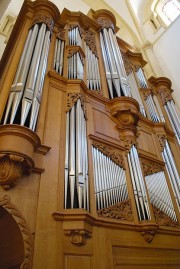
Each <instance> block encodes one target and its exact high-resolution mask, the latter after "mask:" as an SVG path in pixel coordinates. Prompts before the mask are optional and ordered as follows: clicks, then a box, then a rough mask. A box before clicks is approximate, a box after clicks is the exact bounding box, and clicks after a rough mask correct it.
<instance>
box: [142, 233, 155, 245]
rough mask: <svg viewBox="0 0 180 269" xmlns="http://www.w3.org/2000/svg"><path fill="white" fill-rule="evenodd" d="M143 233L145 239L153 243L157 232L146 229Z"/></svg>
mask: <svg viewBox="0 0 180 269" xmlns="http://www.w3.org/2000/svg"><path fill="white" fill-rule="evenodd" d="M141 235H142V236H143V237H144V240H145V241H146V242H148V243H151V241H152V240H153V238H154V235H155V232H154V231H144V232H141Z"/></svg>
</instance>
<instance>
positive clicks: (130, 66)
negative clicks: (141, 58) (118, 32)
mask: <svg viewBox="0 0 180 269" xmlns="http://www.w3.org/2000/svg"><path fill="white" fill-rule="evenodd" d="M121 55H122V59H123V63H124V67H125V70H126V75H127V76H128V75H129V74H130V73H131V72H132V71H133V64H132V63H131V61H130V59H129V58H128V57H127V55H126V54H125V53H124V52H123V51H122V50H121Z"/></svg>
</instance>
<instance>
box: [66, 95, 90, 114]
mask: <svg viewBox="0 0 180 269" xmlns="http://www.w3.org/2000/svg"><path fill="white" fill-rule="evenodd" d="M78 99H80V100H81V106H82V109H83V111H84V116H85V119H87V111H86V106H85V96H84V95H83V94H82V93H68V96H67V112H68V111H69V110H70V109H71V108H72V107H73V105H74V104H75V103H76V102H77V100H78Z"/></svg>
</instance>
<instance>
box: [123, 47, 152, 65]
mask: <svg viewBox="0 0 180 269" xmlns="http://www.w3.org/2000/svg"><path fill="white" fill-rule="evenodd" d="M126 55H127V57H128V58H129V59H130V60H131V61H132V62H135V63H136V65H137V64H139V65H140V66H142V67H144V66H145V65H146V64H147V62H146V61H145V60H144V59H143V56H142V54H141V53H139V52H133V51H131V50H128V51H127V52H126Z"/></svg>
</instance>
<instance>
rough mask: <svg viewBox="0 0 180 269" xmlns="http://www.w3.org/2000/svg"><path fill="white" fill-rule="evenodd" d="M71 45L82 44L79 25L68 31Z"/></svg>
mask: <svg viewBox="0 0 180 269" xmlns="http://www.w3.org/2000/svg"><path fill="white" fill-rule="evenodd" d="M68 38H69V45H73V46H81V43H82V41H81V34H80V30H79V27H78V26H76V27H73V28H72V29H70V30H69V31H68Z"/></svg>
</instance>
